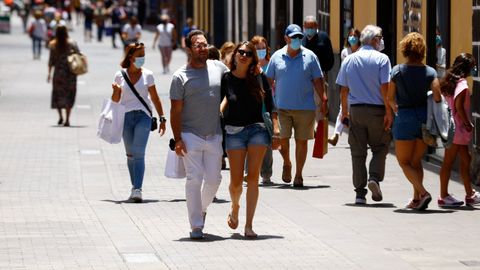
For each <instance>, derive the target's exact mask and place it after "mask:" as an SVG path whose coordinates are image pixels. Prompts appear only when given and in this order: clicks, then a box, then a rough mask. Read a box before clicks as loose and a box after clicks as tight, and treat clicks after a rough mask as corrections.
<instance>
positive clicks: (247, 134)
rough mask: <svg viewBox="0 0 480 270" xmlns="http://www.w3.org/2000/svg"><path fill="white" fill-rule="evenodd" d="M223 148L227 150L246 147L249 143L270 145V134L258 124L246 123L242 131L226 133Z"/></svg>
mask: <svg viewBox="0 0 480 270" xmlns="http://www.w3.org/2000/svg"><path fill="white" fill-rule="evenodd" d="M225 141H226V143H225V148H226V149H227V151H228V150H237V149H247V147H248V146H249V145H264V146H269V145H270V136H269V134H268V131H267V129H266V128H265V127H262V126H261V125H258V124H253V125H248V126H246V127H244V128H243V129H242V131H240V132H238V133H235V134H228V133H227V135H226V137H225Z"/></svg>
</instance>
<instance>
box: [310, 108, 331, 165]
mask: <svg viewBox="0 0 480 270" xmlns="http://www.w3.org/2000/svg"><path fill="white" fill-rule="evenodd" d="M327 140H328V118H326V117H325V118H322V119H321V120H320V121H318V125H317V132H316V134H315V143H314V144H313V155H312V156H313V157H314V158H323V156H325V155H326V154H327V152H328V141H327Z"/></svg>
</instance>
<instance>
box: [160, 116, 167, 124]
mask: <svg viewBox="0 0 480 270" xmlns="http://www.w3.org/2000/svg"><path fill="white" fill-rule="evenodd" d="M159 121H160V123H165V122H167V118H165V117H164V116H160V120H159Z"/></svg>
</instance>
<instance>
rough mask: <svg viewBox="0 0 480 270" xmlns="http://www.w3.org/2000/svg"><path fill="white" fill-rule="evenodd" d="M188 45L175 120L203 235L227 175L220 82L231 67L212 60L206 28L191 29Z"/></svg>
mask: <svg viewBox="0 0 480 270" xmlns="http://www.w3.org/2000/svg"><path fill="white" fill-rule="evenodd" d="M185 45H186V48H185V50H186V51H187V54H189V60H188V63H187V65H185V66H183V67H181V68H179V69H178V70H177V71H175V73H174V74H173V78H172V84H171V86H170V100H171V103H172V104H171V109H170V122H171V125H172V131H173V137H174V139H175V152H176V153H177V155H179V156H183V161H184V163H185V170H186V173H187V181H186V184H185V192H186V198H187V209H188V218H189V221H190V227H191V229H192V232H191V233H190V238H192V239H201V238H203V227H204V223H205V215H206V214H207V207H208V205H209V204H210V203H211V202H212V200H213V198H214V197H215V194H216V193H217V190H218V186H219V185H220V181H221V179H222V176H221V174H220V170H221V167H222V163H221V160H222V155H223V150H222V135H221V134H222V133H221V129H220V83H221V79H222V75H223V74H224V73H225V72H226V71H227V70H228V68H227V67H226V66H225V65H224V64H222V63H221V62H219V61H211V60H208V61H207V58H208V43H207V39H206V38H205V34H204V33H203V32H202V31H200V30H194V31H191V32H190V33H189V34H188V36H187V38H186V39H185ZM204 180H205V181H204ZM203 182H204V183H203ZM202 183H203V190H202Z"/></svg>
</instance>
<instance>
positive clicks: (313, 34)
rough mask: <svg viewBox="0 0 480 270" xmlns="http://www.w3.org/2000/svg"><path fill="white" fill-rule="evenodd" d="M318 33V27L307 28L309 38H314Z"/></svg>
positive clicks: (306, 32)
mask: <svg viewBox="0 0 480 270" xmlns="http://www.w3.org/2000/svg"><path fill="white" fill-rule="evenodd" d="M316 33H317V29H315V28H305V35H307V37H308V38H312V37H313V36H315V34H316Z"/></svg>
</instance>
